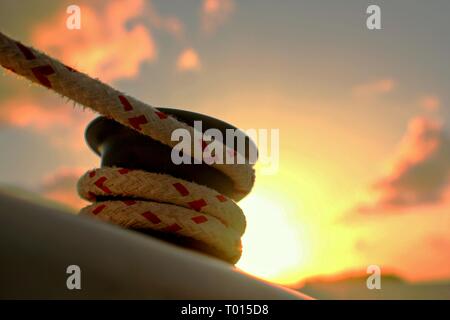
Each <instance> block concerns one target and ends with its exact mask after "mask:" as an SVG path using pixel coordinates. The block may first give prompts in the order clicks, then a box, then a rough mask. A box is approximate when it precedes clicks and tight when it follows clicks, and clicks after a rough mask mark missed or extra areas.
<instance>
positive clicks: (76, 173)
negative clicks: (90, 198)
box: [40, 167, 88, 209]
mask: <svg viewBox="0 0 450 320" xmlns="http://www.w3.org/2000/svg"><path fill="white" fill-rule="evenodd" d="M85 171H86V169H83V168H64V167H63V168H59V169H57V170H56V171H55V172H53V173H52V174H50V175H48V176H47V177H45V178H44V179H43V182H42V184H41V188H40V190H41V193H42V194H43V195H44V196H45V197H47V198H49V199H51V200H54V201H57V202H60V203H63V204H66V205H68V206H69V207H72V208H74V209H81V208H82V207H84V206H86V205H87V204H88V203H87V201H85V200H82V199H81V198H80V197H79V196H78V194H77V181H78V179H79V177H80V176H81V175H82V174H83V173H84V172H85Z"/></svg>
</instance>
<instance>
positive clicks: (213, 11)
mask: <svg viewBox="0 0 450 320" xmlns="http://www.w3.org/2000/svg"><path fill="white" fill-rule="evenodd" d="M234 9H235V3H234V1H233V0H203V4H202V28H203V31H204V32H206V33H213V32H215V31H216V30H217V28H218V27H219V26H220V25H222V24H224V23H225V22H226V20H227V19H228V18H229V16H230V15H231V13H233V11H234Z"/></svg>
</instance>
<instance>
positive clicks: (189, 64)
mask: <svg viewBox="0 0 450 320" xmlns="http://www.w3.org/2000/svg"><path fill="white" fill-rule="evenodd" d="M200 68H201V63H200V58H199V56H198V54H197V52H196V51H195V50H194V49H192V48H188V49H185V50H183V51H182V52H181V53H180V55H179V56H178V59H177V69H178V70H179V71H198V70H200Z"/></svg>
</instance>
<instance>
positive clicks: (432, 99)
mask: <svg viewBox="0 0 450 320" xmlns="http://www.w3.org/2000/svg"><path fill="white" fill-rule="evenodd" d="M420 106H421V107H422V108H423V109H425V110H427V111H437V110H439V107H440V106H441V101H440V100H439V98H438V97H436V96H425V97H422V98H421V99H420Z"/></svg>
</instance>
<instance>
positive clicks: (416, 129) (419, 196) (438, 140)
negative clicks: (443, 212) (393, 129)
mask: <svg viewBox="0 0 450 320" xmlns="http://www.w3.org/2000/svg"><path fill="white" fill-rule="evenodd" d="M449 182H450V139H449V137H448V136H447V134H446V132H445V131H444V130H443V127H442V125H441V124H440V123H438V122H437V121H435V120H431V119H428V118H425V117H417V118H414V119H412V120H411V121H410V123H409V126H408V130H407V132H406V135H405V136H404V138H403V140H402V143H401V145H400V150H399V152H398V155H397V157H396V158H395V160H394V161H393V165H392V167H391V169H390V171H389V172H388V174H386V175H385V176H384V177H382V178H380V179H379V180H378V181H376V182H375V183H374V184H373V189H374V191H375V192H376V193H377V198H376V199H375V200H374V201H373V202H372V203H369V204H363V205H361V206H359V207H358V209H357V211H358V212H360V213H373V212H380V213H381V212H383V211H387V210H388V211H393V210H402V209H407V208H412V207H414V206H419V205H427V204H437V203H440V202H442V201H444V200H446V192H447V190H448V188H449V187H450V183H449Z"/></svg>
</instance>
